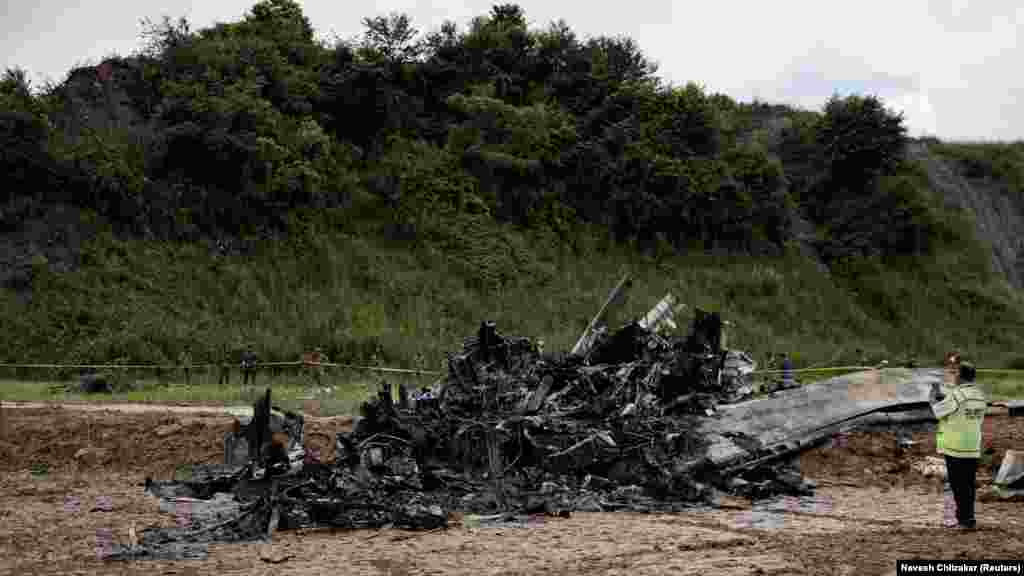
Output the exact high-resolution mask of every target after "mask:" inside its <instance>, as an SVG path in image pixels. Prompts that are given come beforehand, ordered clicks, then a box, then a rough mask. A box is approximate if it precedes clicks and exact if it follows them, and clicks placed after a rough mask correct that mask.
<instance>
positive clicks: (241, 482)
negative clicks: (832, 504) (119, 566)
mask: <svg viewBox="0 0 1024 576" xmlns="http://www.w3.org/2000/svg"><path fill="white" fill-rule="evenodd" d="M628 286H629V281H628V278H626V279H623V281H622V282H620V284H619V285H618V286H617V287H616V289H615V291H613V293H612V296H611V297H610V298H609V300H608V302H607V303H606V304H605V306H604V307H603V308H602V310H601V312H600V313H599V314H598V315H597V316H596V317H595V319H594V321H592V322H591V323H590V325H589V326H588V328H587V331H586V332H585V333H584V335H583V336H582V337H581V338H580V341H579V342H577V344H576V346H575V347H574V348H573V350H572V352H571V353H569V354H566V355H561V356H558V355H544V354H541V353H540V351H539V350H538V347H537V345H536V343H535V342H533V341H531V340H530V339H527V338H515V337H507V336H505V335H503V334H501V333H500V332H499V331H498V329H497V327H496V326H495V325H494V324H493V323H490V322H484V323H482V324H481V325H480V328H479V330H478V332H477V334H476V336H475V337H473V338H469V339H467V340H466V341H465V342H464V345H463V348H462V349H461V350H460V351H458V352H456V353H453V354H451V355H450V356H449V362H448V371H447V375H446V376H445V377H444V378H443V380H442V381H440V382H438V383H437V384H435V385H434V386H433V387H431V388H428V389H422V390H413V391H409V390H407V389H406V388H405V387H401V386H400V387H398V393H397V397H396V395H395V394H393V391H392V387H391V386H390V385H385V386H383V387H382V388H381V390H380V391H379V392H378V394H377V395H376V396H375V397H373V398H371V399H370V400H369V401H367V402H365V403H364V404H363V405H362V407H361V417H360V418H358V419H357V422H356V424H355V426H354V427H353V429H352V431H351V432H343V433H338V434H337V436H336V443H335V459H334V461H333V462H327V463H321V462H316V461H311V460H310V459H309V458H308V457H307V455H306V453H305V450H304V448H303V424H304V422H303V418H302V416H301V415H299V414H294V413H291V412H286V411H281V410H278V409H275V408H273V407H272V404H271V395H270V390H267V391H266V392H265V394H264V396H263V397H262V398H260V400H259V401H258V402H257V403H256V404H255V406H254V413H253V416H252V417H251V418H249V419H246V420H244V421H238V422H237V423H236V426H235V428H234V429H233V430H231V431H229V432H227V434H226V436H225V462H224V464H222V465H216V466H208V465H207V466H204V465H194V466H191V473H190V474H189V475H188V478H187V479H184V480H179V481H153V480H150V479H147V481H146V490H147V492H149V493H150V494H152V495H154V496H157V497H159V498H160V499H161V508H162V509H164V510H167V511H171V510H173V509H174V508H175V507H180V506H188V508H189V510H190V512H191V514H190V523H189V524H188V525H184V526H178V527H175V528H148V529H146V530H143V531H142V532H140V538H139V541H138V542H137V543H136V544H135V545H133V546H126V547H120V548H115V549H114V550H112V552H111V554H110V555H109V556H108V558H110V559H133V558H168V557H171V558H183V557H197V556H198V557H201V556H202V555H204V554H205V545H206V544H207V543H211V542H232V541H246V540H255V539H261V538H269V537H270V536H271V535H272V534H273V532H274V531H276V530H289V529H296V528H306V527H341V528H379V527H384V526H393V527H398V528H406V529H437V528H443V527H446V526H447V525H448V523H449V518H450V514H451V513H454V512H459V513H463V514H473V515H484V516H486V517H488V518H506V519H507V518H514V517H516V516H521V515H526V514H538V513H543V514H548V515H561V516H567V515H569V514H571V513H572V512H573V511H615V510H631V511H684V510H686V509H688V508H692V507H694V506H706V505H708V504H711V503H713V502H714V500H715V497H716V494H718V493H721V492H730V493H733V494H740V495H743V496H747V497H751V498H758V497H763V496H769V495H773V494H780V493H784V494H808V493H811V492H812V491H813V483H811V482H807V481H804V480H803V478H802V477H801V476H800V474H799V472H797V471H796V470H795V469H794V467H793V466H792V461H793V457H795V456H796V455H797V454H798V453H799V452H800V451H802V450H805V449H807V448H809V447H812V446H814V445H816V444H818V443H821V442H824V441H826V440H828V439H829V438H831V437H832V436H833V435H834V434H836V433H837V432H840V431H842V430H845V429H848V428H850V427H852V426H855V425H857V424H859V423H861V422H863V421H864V420H865V419H868V418H870V417H872V416H875V415H877V414H880V413H886V412H911V413H912V412H913V411H915V410H920V409H922V408H926V407H927V402H928V397H929V394H930V391H931V385H932V382H934V381H937V380H940V379H941V373H940V372H939V371H931V370H915V371H911V370H904V371H898V373H897V374H896V375H895V376H892V377H891V378H890V377H888V376H887V378H886V379H887V382H886V386H885V389H886V393H885V394H882V395H879V394H877V393H873V394H864V393H863V390H862V388H863V380H864V379H863V378H858V377H857V375H851V376H847V377H840V378H833V379H831V380H827V381H824V382H820V383H815V384H810V385H806V386H802V387H799V388H795V389H792V390H786V391H783V392H780V393H776V394H773V395H772V396H771V397H766V398H758V399H753V398H752V394H751V388H750V386H749V385H748V384H747V382H746V378H745V376H746V375H747V374H749V372H750V371H752V370H753V369H754V363H753V362H752V361H751V360H750V358H749V356H747V355H746V354H745V353H743V352H740V351H736V350H727V349H724V347H723V346H722V326H723V322H722V320H721V318H720V317H719V316H718V315H717V314H714V313H705V312H703V311H700V310H697V311H696V312H695V314H694V318H693V322H692V324H691V328H690V330H689V332H688V334H687V335H686V336H685V337H674V336H669V335H666V334H665V331H664V330H662V328H664V327H666V326H672V325H673V324H672V323H673V321H674V320H673V312H674V311H678V308H679V307H678V306H674V302H673V299H672V297H671V295H669V296H666V298H665V299H663V300H662V301H661V302H659V303H658V306H656V307H655V308H654V309H653V310H651V312H650V313H649V314H647V315H646V316H645V317H644V318H642V319H640V320H637V321H633V322H629V323H627V324H626V325H624V326H622V327H621V328H619V329H618V330H615V331H613V332H609V331H607V330H606V329H604V327H603V322H604V316H605V315H606V314H607V312H608V310H609V309H610V308H611V307H612V306H614V305H615V304H616V303H617V302H618V301H620V300H621V297H622V294H623V293H624V291H625V289H626V288H628Z"/></svg>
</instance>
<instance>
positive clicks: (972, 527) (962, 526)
mask: <svg viewBox="0 0 1024 576" xmlns="http://www.w3.org/2000/svg"><path fill="white" fill-rule="evenodd" d="M957 528H959V529H960V530H977V529H978V524H977V522H975V521H974V520H971V521H970V522H968V523H966V524H960V525H958V526H957Z"/></svg>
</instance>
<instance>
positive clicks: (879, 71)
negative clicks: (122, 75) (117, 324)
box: [0, 0, 1024, 140]
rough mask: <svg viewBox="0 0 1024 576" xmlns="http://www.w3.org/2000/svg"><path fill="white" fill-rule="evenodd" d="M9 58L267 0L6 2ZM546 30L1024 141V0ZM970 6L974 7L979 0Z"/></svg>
mask: <svg viewBox="0 0 1024 576" xmlns="http://www.w3.org/2000/svg"><path fill="white" fill-rule="evenodd" d="M2 1H3V2H4V3H5V4H6V7H5V8H6V10H5V13H6V18H4V19H3V21H2V23H0V29H2V30H0V31H2V35H0V66H2V67H4V68H6V67H13V66H19V67H22V68H26V69H27V70H28V71H29V73H30V77H31V78H32V79H33V80H34V81H37V82H38V81H40V80H45V79H51V80H57V81H59V80H63V79H64V78H65V76H66V74H67V72H68V70H69V69H70V68H71V67H73V66H76V65H82V64H94V63H96V62H98V61H99V59H100V58H102V57H104V56H106V55H109V54H112V53H117V54H128V53H130V52H132V51H134V50H136V49H137V48H138V47H139V46H140V42H139V32H140V31H141V26H140V24H139V21H140V20H141V19H142V18H146V17H148V18H150V19H152V20H154V21H159V20H160V18H161V17H162V16H164V15H168V16H171V17H173V18H175V19H176V18H178V17H179V16H185V17H186V18H188V20H189V21H190V22H191V24H192V28H193V30H195V29H199V28H203V27H206V26H209V25H210V24H212V23H214V22H231V21H237V20H239V19H241V18H242V16H243V15H244V14H245V12H246V11H248V10H249V9H250V8H251V7H252V5H253V4H254V3H255V0H251V1H240V0H216V1H214V0H207V1H205V2H191V1H186V0H163V1H155V0H135V1H133V2H126V1H113V0H93V1H92V2H88V3H86V2H83V3H81V4H79V3H74V2H41V3H39V4H42V6H40V5H38V4H37V3H35V2H22V1H18V0H2ZM497 3H501V2H498V1H494V0H462V1H453V0H433V1H430V0H427V1H421V2H417V1H414V0H390V1H388V0H382V1H379V2H371V1H367V0H306V1H305V2H302V5H303V9H304V11H305V14H306V16H307V17H308V18H309V20H310V22H311V23H312V25H313V27H314V28H315V29H316V31H317V33H318V34H319V35H321V36H322V37H325V38H329V37H331V36H332V35H333V34H336V35H338V36H341V37H344V38H348V37H352V36H355V35H358V34H360V33H361V31H362V25H361V20H362V19H363V18H364V17H366V16H374V15H378V14H384V13H387V12H392V11H399V12H405V13H408V14H409V15H410V16H411V17H412V19H413V21H414V22H415V23H416V25H417V28H419V29H420V30H421V31H429V30H433V29H436V28H437V27H439V26H440V24H441V23H442V22H443V21H444V20H446V19H451V20H455V21H456V22H458V23H459V24H460V25H465V24H466V23H467V22H468V21H469V19H470V18H472V17H473V16H478V15H484V14H486V13H487V12H488V11H489V10H490V7H491V5H492V4H497ZM518 4H519V5H520V6H522V7H523V9H524V11H525V13H526V16H527V19H528V20H529V21H530V22H531V24H532V25H533V26H546V25H547V24H548V23H550V22H551V21H553V20H557V19H559V18H564V19H565V20H566V21H567V22H568V24H569V26H570V27H571V28H572V29H573V30H574V31H575V32H576V33H577V34H578V35H581V36H583V37H587V36H596V35H599V34H608V35H615V34H624V35H627V36H630V37H632V38H633V39H635V40H636V41H637V42H638V43H639V45H640V47H641V49H642V50H643V51H644V52H645V53H646V54H647V55H648V56H649V57H650V58H652V59H653V60H655V61H656V62H658V64H659V66H660V70H659V74H660V75H661V76H662V77H663V78H665V79H666V80H668V81H670V82H673V83H676V84H682V83H685V82H689V81H695V82H698V83H700V84H703V85H704V86H705V87H706V88H707V89H708V90H710V91H713V92H722V93H725V94H728V95H730V96H732V97H733V98H735V99H738V100H742V101H749V100H751V99H753V98H758V99H761V100H764V101H769V102H785V103H790V104H796V105H799V106H802V107H805V108H814V109H817V108H820V106H821V105H822V104H823V103H824V101H825V100H826V99H827V98H828V97H829V95H831V94H832V93H833V92H838V93H840V94H849V93H859V94H875V95H878V96H880V97H881V98H883V99H884V100H885V102H886V103H887V104H888V105H889V106H891V107H892V108H894V109H897V110H901V111H903V112H904V115H905V117H906V120H907V125H908V126H909V127H910V130H911V133H912V134H913V135H915V136H918V135H922V134H925V135H936V136H938V137H940V138H942V139H946V140H1021V139H1024V106H1022V105H1021V104H1018V102H1024V74H1021V63H1022V62H1024V50H1022V49H1021V48H1020V47H1019V46H1018V33H1019V31H1020V29H1021V26H1022V24H1024V3H1022V2H1020V0H987V1H977V0H976V1H975V2H970V3H969V2H967V0H885V1H879V0H860V1H859V2H855V1H844V2H835V1H831V2H826V1H822V0H778V1H776V2H764V1H760V0H749V1H746V2H740V1H737V0H713V1H711V2H683V1H681V0H677V1H676V2H672V1H671V0H630V1H627V2H608V3H603V2H593V1H592V0H586V1H583V0H571V1H563V2H554V1H552V0H547V1H537V0H523V1H521V2H519V3H518ZM968 4H969V5H968Z"/></svg>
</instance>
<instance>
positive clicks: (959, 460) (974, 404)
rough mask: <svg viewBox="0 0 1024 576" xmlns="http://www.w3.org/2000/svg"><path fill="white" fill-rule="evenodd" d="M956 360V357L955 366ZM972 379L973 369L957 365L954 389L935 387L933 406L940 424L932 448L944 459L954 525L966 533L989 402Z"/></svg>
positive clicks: (971, 521) (971, 517)
mask: <svg viewBox="0 0 1024 576" xmlns="http://www.w3.org/2000/svg"><path fill="white" fill-rule="evenodd" d="M948 360H950V358H947V361H948ZM959 360H960V358H959V355H957V356H956V362H957V364H959ZM947 363H949V362H947ZM975 375H976V370H975V368H974V366H972V365H970V364H967V363H964V364H959V373H958V374H957V377H956V382H955V384H954V386H952V387H949V388H947V389H946V391H945V392H943V391H941V390H938V386H936V387H935V388H934V389H933V394H934V396H935V399H936V400H937V402H935V403H934V404H932V411H933V412H934V413H935V417H936V418H937V419H938V421H939V425H938V431H937V432H936V434H935V448H936V451H937V452H938V453H939V454H942V455H943V457H944V458H945V459H946V478H947V480H948V482H949V485H950V488H951V489H952V491H953V498H954V499H955V500H956V521H957V525H958V527H959V528H962V529H968V530H970V529H974V528H975V524H976V521H975V518H974V501H975V495H976V478H977V472H978V460H979V459H980V458H981V445H982V423H983V422H984V420H985V411H986V410H987V409H988V398H986V396H985V393H984V392H982V391H981V389H980V388H978V386H977V385H976V384H975V383H974V378H975Z"/></svg>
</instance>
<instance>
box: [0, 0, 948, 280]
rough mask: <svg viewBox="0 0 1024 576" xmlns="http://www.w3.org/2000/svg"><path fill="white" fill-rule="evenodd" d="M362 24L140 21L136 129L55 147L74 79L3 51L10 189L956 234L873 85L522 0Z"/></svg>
mask: <svg viewBox="0 0 1024 576" xmlns="http://www.w3.org/2000/svg"><path fill="white" fill-rule="evenodd" d="M363 24H364V27H365V34H364V35H363V37H362V38H361V39H360V40H358V41H355V42H351V43H349V42H341V41H339V42H336V43H335V44H334V45H327V44H325V43H323V42H319V41H317V40H316V39H315V38H314V34H313V28H312V26H311V25H310V22H309V21H308V20H307V19H306V17H305V16H304V15H303V13H302V10H301V8H300V6H299V5H298V3H296V2H294V1H293V0H261V1H260V2H258V3H257V4H256V5H255V6H254V7H253V8H252V9H251V11H250V12H249V13H247V14H246V15H245V16H244V17H243V18H242V19H241V20H240V21H238V22H233V23H221V24H217V25H215V26H212V27H210V28H206V29H203V30H198V31H193V30H191V28H190V26H189V25H188V22H187V21H185V20H184V19H181V20H178V21H172V20H170V19H165V20H164V21H163V22H162V23H161V24H153V23H151V22H150V23H147V28H146V30H145V36H146V44H145V46H144V50H143V51H142V53H141V54H139V55H137V56H134V57H132V58H131V59H129V60H130V61H131V62H132V63H133V69H134V70H137V74H135V76H133V77H132V79H131V80H130V81H127V82H124V83H123V84H124V86H123V87H124V89H125V90H126V91H127V92H128V93H129V94H130V95H131V99H132V102H133V105H134V106H135V107H136V109H137V110H138V111H139V112H140V113H141V114H142V115H143V116H144V117H145V118H146V120H147V122H148V124H147V126H148V129H149V130H150V131H151V133H152V138H149V139H148V140H147V141H145V142H144V143H139V142H138V141H130V142H126V141H124V140H123V139H122V140H119V139H117V138H116V137H114V135H112V134H109V133H108V134H91V135H88V137H85V138H83V139H80V140H77V141H75V142H73V143H70V144H69V143H66V142H65V143H64V144H60V145H58V144H54V143H53V142H51V140H59V139H54V138H51V136H50V134H51V132H53V130H54V128H53V124H52V122H48V119H50V120H53V119H59V117H60V115H61V114H62V113H63V110H64V109H63V108H62V107H61V106H60V105H59V104H56V102H58V101H59V99H60V98H59V96H60V94H62V92H61V91H60V90H58V89H56V88H55V89H53V90H50V91H49V92H47V93H45V94H43V95H40V96H33V95H32V94H30V93H29V90H28V88H27V83H26V81H25V78H24V75H19V73H18V72H15V71H10V72H8V74H7V75H6V76H5V77H4V79H3V80H2V81H0V109H2V115H0V149H2V150H3V157H2V160H0V161H2V162H3V166H4V169H5V172H6V173H10V174H14V175H15V176H14V177H15V180H16V182H17V186H16V187H14V188H11V187H8V188H7V189H8V190H11V192H6V194H8V195H9V196H10V195H15V196H16V195H33V194H36V193H37V192H39V193H45V194H56V193H58V192H55V190H58V189H59V190H65V191H67V190H73V191H74V194H73V196H74V198H75V199H76V201H79V202H81V203H84V204H86V205H88V206H89V207H91V208H95V209H97V210H99V211H100V212H102V213H104V214H106V215H107V216H108V217H109V218H111V219H112V220H114V221H116V222H118V223H120V224H123V225H125V226H127V227H129V228H130V229H132V230H149V231H151V232H156V233H159V234H169V235H181V234H185V235H196V234H204V233H209V232H213V231H229V232H232V233H246V232H254V231H256V230H260V229H266V228H273V227H281V226H285V225H286V222H288V212H289V211H291V210H293V209H297V208H303V207H319V208H324V207H333V208H339V209H351V210H363V212H361V213H363V214H366V213H373V212H376V213H377V214H378V215H379V217H383V218H389V219H391V222H390V223H391V225H393V230H394V231H395V232H396V233H397V234H400V235H402V237H404V238H408V239H413V240H415V239H417V238H423V237H425V236H427V235H429V234H431V233H432V232H431V230H432V227H434V228H436V227H438V226H448V225H449V224H450V223H448V222H447V221H445V220H444V219H445V218H447V217H457V216H458V215H468V216H472V217H479V216H486V217H488V218H493V219H496V220H498V221H501V222H509V223H514V224H515V225H519V226H525V227H533V228H542V227H546V228H550V229H552V230H555V231H557V232H560V233H568V232H567V230H568V229H569V228H571V227H572V226H573V225H574V223H576V222H589V223H591V224H595V225H600V226H605V227H607V229H608V231H609V233H610V234H612V235H613V236H614V237H615V238H617V239H620V240H632V241H637V242H639V243H640V244H641V245H648V246H654V245H664V244H666V243H667V244H669V245H674V246H676V247H697V248H701V249H716V250H719V249H723V250H732V251H744V252H762V251H777V250H780V249H781V248H782V247H783V246H784V245H785V243H786V242H787V240H789V239H790V238H791V232H790V229H791V223H792V220H793V218H794V217H795V216H801V215H802V216H804V217H806V218H808V219H810V220H811V221H812V222H813V223H814V224H815V225H816V227H817V228H818V230H819V232H820V234H819V240H818V245H819V248H820V249H821V253H822V254H823V255H824V256H825V257H826V258H828V259H829V260H841V259H843V258H847V257H850V256H865V255H887V254H899V253H904V252H910V251H920V250H928V249H929V239H931V238H936V237H939V236H941V235H942V230H941V228H942V221H941V219H940V218H938V217H937V216H936V214H935V212H934V210H935V209H934V208H933V207H931V206H929V205H928V203H927V202H926V201H925V200H924V198H923V196H922V195H921V193H920V186H919V183H918V181H917V180H915V176H914V174H913V172H912V170H909V169H908V167H907V166H906V165H905V163H904V162H903V160H902V158H903V146H904V145H905V143H906V140H907V138H906V130H905V128H904V126H903V119H902V117H900V116H899V115H894V114H892V113H890V112H889V111H887V110H886V109H885V108H884V106H883V104H882V102H881V101H879V100H878V99H876V98H874V97H861V96H850V97H847V98H839V97H834V98H832V99H831V100H829V101H828V102H827V103H826V105H825V107H824V111H823V112H822V113H815V112H808V111H799V110H793V109H790V108H786V107H778V106H776V107H772V106H766V105H763V104H758V103H754V104H740V103H737V102H734V101H733V100H731V99H730V98H728V97H726V96H723V95H719V94H708V93H707V92H706V91H705V90H704V89H702V88H701V87H700V86H698V85H696V84H687V85H685V86H665V85H662V83H661V82H659V80H658V79H657V78H656V77H655V76H654V74H655V71H656V69H657V67H656V65H655V64H654V63H653V62H651V61H650V60H649V59H648V58H647V57H646V56H644V54H643V53H642V51H641V50H640V48H639V47H638V46H637V44H636V43H635V42H634V41H633V40H631V39H629V38H624V37H612V36H602V37H597V38H589V39H581V38H579V37H577V35H576V34H575V33H574V32H573V31H572V30H571V29H570V27H569V26H568V25H567V24H566V23H565V22H555V23H552V24H550V25H549V26H547V27H546V28H542V29H530V28H529V27H528V26H527V20H526V16H525V14H524V13H523V11H522V9H521V8H520V7H519V6H517V5H514V4H505V5H497V6H494V7H493V8H492V10H491V11H490V13H489V14H487V15H484V16H480V17H477V18H475V19H473V20H472V21H471V22H470V23H469V24H468V27H467V28H466V29H465V30H462V29H460V27H459V26H458V25H457V24H455V23H452V22H448V23H446V24H444V25H443V26H442V27H441V28H440V29H439V30H436V31H432V32H430V33H429V34H425V35H422V34H420V33H419V31H418V30H417V29H416V28H415V26H414V24H413V23H412V21H411V20H410V19H409V17H408V16H406V15H404V14H388V15H378V16H371V17H367V18H365V19H364V20H363ZM775 120H779V121H781V124H777V125H770V124H771V122H772V121H775ZM55 179H56V180H60V181H61V182H65V184H62V185H60V186H55V185H53V182H54V181H55ZM360 191H366V193H363V194H360ZM64 193H65V194H67V192H64ZM10 199H11V198H10V197H5V201H7V200H10ZM360 203H362V204H363V205H361V206H360V205H359V204H360ZM368 207H369V208H370V210H366V209H367V208H368Z"/></svg>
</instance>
